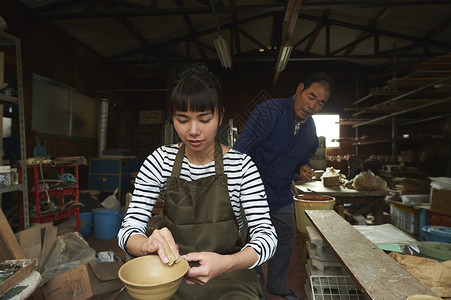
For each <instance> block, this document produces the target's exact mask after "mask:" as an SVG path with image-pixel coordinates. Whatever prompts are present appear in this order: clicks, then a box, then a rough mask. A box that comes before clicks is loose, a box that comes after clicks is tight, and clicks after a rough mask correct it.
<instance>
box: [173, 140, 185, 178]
mask: <svg viewBox="0 0 451 300" xmlns="http://www.w3.org/2000/svg"><path fill="white" fill-rule="evenodd" d="M184 156H185V144H184V143H182V145H181V146H180V149H179V151H178V152H177V156H176V157H175V161H174V166H173V167H172V172H171V177H179V175H180V171H181V170H182V163H183V157H184Z"/></svg>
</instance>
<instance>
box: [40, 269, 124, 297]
mask: <svg viewBox="0 0 451 300" xmlns="http://www.w3.org/2000/svg"><path fill="white" fill-rule="evenodd" d="M121 265H122V262H120V261H116V262H95V263H87V264H84V265H81V266H78V267H77V268H75V269H72V270H69V271H67V272H64V273H63V274H60V275H58V276H56V277H55V278H53V279H51V280H49V281H48V282H47V283H46V284H44V285H43V286H42V287H41V291H42V293H43V295H44V297H45V299H46V300H61V299H74V300H75V299H77V300H85V299H91V298H93V297H95V296H99V295H102V294H107V293H111V292H113V291H116V290H119V289H121V288H122V287H123V283H122V281H121V280H120V279H119V277H118V275H117V272H118V271H119V268H120V267H121Z"/></svg>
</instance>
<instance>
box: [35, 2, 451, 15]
mask: <svg viewBox="0 0 451 300" xmlns="http://www.w3.org/2000/svg"><path fill="white" fill-rule="evenodd" d="M70 1H73V0H70ZM62 4H63V3H61V4H60V5H62ZM419 5H451V3H450V2H449V1H448V0H430V1H385V0H379V1H376V0H373V1H339V2H313V3H309V2H307V3H304V4H303V5H302V11H314V10H323V9H325V8H330V9H346V8H370V7H385V6H389V7H394V6H419ZM41 7H42V6H41ZM50 8H51V7H50ZM32 10H33V11H34V12H35V13H36V16H37V17H39V18H41V19H50V20H56V19H92V18H112V17H119V16H122V17H144V16H167V15H181V14H210V13H211V9H210V7H209V6H207V5H204V6H198V7H185V8H164V9H163V8H156V7H154V6H152V5H150V6H148V8H147V9H142V8H140V9H127V10H118V11H113V12H112V11H88V12H84V11H81V12H70V13H66V12H52V11H49V9H48V10H47V12H44V11H43V9H41V8H40V7H37V8H33V9H32ZM51 10H53V9H51ZM285 10H286V6H285V4H282V3H281V4H259V5H227V6H225V5H221V6H218V7H217V11H216V12H217V13H238V12H241V13H246V12H247V13H257V14H261V13H265V12H284V11H285Z"/></svg>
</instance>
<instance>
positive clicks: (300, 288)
mask: <svg viewBox="0 0 451 300" xmlns="http://www.w3.org/2000/svg"><path fill="white" fill-rule="evenodd" d="M85 240H86V241H87V242H88V243H89V245H90V246H91V247H92V248H94V249H95V250H96V251H97V252H100V251H109V250H111V251H113V252H114V253H115V254H116V255H117V256H118V257H119V258H121V259H122V260H123V261H125V253H124V251H122V249H120V248H119V246H118V245H117V239H111V240H100V239H97V238H95V236H94V234H92V235H90V236H87V237H85ZM305 263H306V249H305V242H304V240H303V238H302V236H301V235H300V234H299V233H298V235H297V238H296V244H295V248H294V251H293V254H292V256H291V263H290V269H289V271H288V277H287V285H288V287H289V288H291V289H292V290H294V291H296V292H297V293H298V294H299V295H300V296H301V299H306V293H305V289H304V284H305V280H306V279H307V274H306V269H305ZM263 270H264V271H266V267H265V266H264V267H263ZM266 299H267V300H278V299H284V298H282V297H279V296H276V295H272V294H269V293H266Z"/></svg>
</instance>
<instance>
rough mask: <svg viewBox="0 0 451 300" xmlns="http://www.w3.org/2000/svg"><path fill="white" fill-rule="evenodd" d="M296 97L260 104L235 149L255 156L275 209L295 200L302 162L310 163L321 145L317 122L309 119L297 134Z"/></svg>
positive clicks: (247, 123) (271, 205) (271, 206)
mask: <svg viewBox="0 0 451 300" xmlns="http://www.w3.org/2000/svg"><path fill="white" fill-rule="evenodd" d="M293 101H294V100H293V97H290V98H285V99H270V100H267V101H265V102H263V103H260V104H259V105H257V106H256V107H255V109H254V111H252V113H251V115H250V116H249V119H248V120H247V122H246V125H245V126H244V128H243V131H242V132H241V134H240V135H239V136H238V139H237V141H236V142H235V144H234V145H233V148H235V149H236V150H238V151H240V152H244V153H246V154H248V155H250V156H251V157H252V160H253V161H254V162H255V164H256V165H257V167H258V170H259V172H260V174H261V177H262V180H263V184H264V186H265V190H266V194H267V197H268V204H269V208H270V210H271V211H277V210H279V209H280V208H281V207H283V206H286V205H288V204H291V203H292V202H293V195H292V192H291V182H292V181H293V178H294V175H295V174H296V173H297V172H299V168H300V166H301V165H304V164H308V165H310V158H311V157H312V156H313V155H314V154H315V152H316V150H317V148H318V137H317V135H316V127H315V122H314V121H313V119H312V118H308V119H307V121H306V122H305V123H303V124H302V125H301V128H300V129H299V131H298V132H297V134H296V135H294V126H295V121H294V117H295V116H294V107H293V105H294V104H293Z"/></svg>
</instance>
